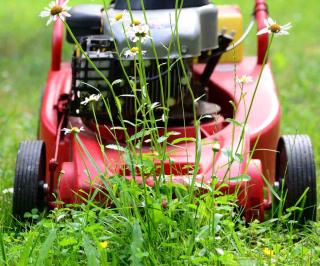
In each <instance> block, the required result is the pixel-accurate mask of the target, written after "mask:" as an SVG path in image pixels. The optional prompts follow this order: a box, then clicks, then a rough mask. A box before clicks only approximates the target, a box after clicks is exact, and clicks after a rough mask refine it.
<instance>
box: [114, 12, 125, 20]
mask: <svg viewBox="0 0 320 266" xmlns="http://www.w3.org/2000/svg"><path fill="white" fill-rule="evenodd" d="M122 18H123V13H118V14H117V15H115V16H114V19H115V20H116V21H119V20H121V19H122Z"/></svg>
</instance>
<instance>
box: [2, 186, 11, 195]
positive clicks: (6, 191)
mask: <svg viewBox="0 0 320 266" xmlns="http://www.w3.org/2000/svg"><path fill="white" fill-rule="evenodd" d="M2 194H13V187H10V188H6V189H4V190H2Z"/></svg>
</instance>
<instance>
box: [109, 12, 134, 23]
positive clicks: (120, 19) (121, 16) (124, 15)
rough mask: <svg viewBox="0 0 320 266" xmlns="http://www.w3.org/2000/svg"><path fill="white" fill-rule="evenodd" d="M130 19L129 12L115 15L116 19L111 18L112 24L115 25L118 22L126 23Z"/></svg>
mask: <svg viewBox="0 0 320 266" xmlns="http://www.w3.org/2000/svg"><path fill="white" fill-rule="evenodd" d="M129 19H130V16H129V14H128V12H127V10H123V11H122V12H120V13H117V14H115V15H114V17H112V18H110V24H111V25H112V24H115V23H117V22H124V21H127V20H129Z"/></svg>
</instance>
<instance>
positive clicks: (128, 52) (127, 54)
mask: <svg viewBox="0 0 320 266" xmlns="http://www.w3.org/2000/svg"><path fill="white" fill-rule="evenodd" d="M139 52H140V49H139V48H138V47H132V48H131V49H128V50H126V51H125V52H124V56H125V57H135V56H136V55H138V54H139ZM145 53H146V51H141V54H142V55H145Z"/></svg>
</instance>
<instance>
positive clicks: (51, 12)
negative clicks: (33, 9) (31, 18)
mask: <svg viewBox="0 0 320 266" xmlns="http://www.w3.org/2000/svg"><path fill="white" fill-rule="evenodd" d="M68 2H69V0H67V1H65V2H64V3H63V4H62V5H59V3H58V0H57V1H52V2H51V3H50V4H49V6H48V7H45V8H44V10H43V11H41V13H40V14H39V16H40V17H42V18H46V17H49V19H48V21H47V26H48V25H49V24H50V23H51V22H52V21H56V20H57V19H58V17H59V18H60V19H64V18H65V17H71V15H70V14H69V13H68V11H69V10H70V8H71V7H69V6H67V4H68Z"/></svg>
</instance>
